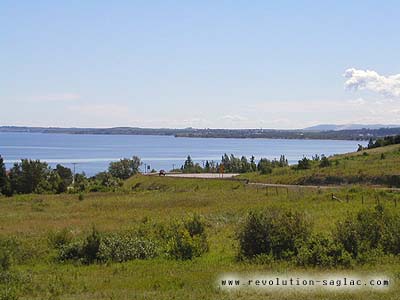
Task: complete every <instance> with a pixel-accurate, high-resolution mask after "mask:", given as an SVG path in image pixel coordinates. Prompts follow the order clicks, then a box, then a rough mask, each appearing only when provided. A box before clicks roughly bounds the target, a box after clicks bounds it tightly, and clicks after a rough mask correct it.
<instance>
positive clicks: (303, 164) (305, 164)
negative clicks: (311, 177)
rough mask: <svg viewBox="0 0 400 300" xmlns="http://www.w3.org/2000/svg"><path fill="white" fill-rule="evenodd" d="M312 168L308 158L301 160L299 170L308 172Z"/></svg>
mask: <svg viewBox="0 0 400 300" xmlns="http://www.w3.org/2000/svg"><path fill="white" fill-rule="evenodd" d="M310 168H311V162H310V160H309V159H308V158H307V157H303V158H302V159H301V160H299V162H298V165H297V169H299V170H306V169H310Z"/></svg>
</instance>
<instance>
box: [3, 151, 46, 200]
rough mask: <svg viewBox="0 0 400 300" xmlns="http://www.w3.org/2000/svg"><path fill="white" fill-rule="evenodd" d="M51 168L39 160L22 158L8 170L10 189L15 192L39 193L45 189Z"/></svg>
mask: <svg viewBox="0 0 400 300" xmlns="http://www.w3.org/2000/svg"><path fill="white" fill-rule="evenodd" d="M50 174H51V169H50V168H49V166H48V165H47V163H45V162H41V161H40V160H30V159H22V160H21V162H20V163H15V164H14V166H13V167H12V168H11V170H10V182H11V190H12V191H13V192H16V193H22V194H29V193H41V192H43V191H44V190H46V186H47V184H48V182H47V181H48V179H49V176H50Z"/></svg>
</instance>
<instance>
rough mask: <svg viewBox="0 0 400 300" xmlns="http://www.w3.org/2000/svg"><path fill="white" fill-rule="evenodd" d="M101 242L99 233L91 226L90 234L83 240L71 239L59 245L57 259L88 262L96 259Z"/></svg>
mask: <svg viewBox="0 0 400 300" xmlns="http://www.w3.org/2000/svg"><path fill="white" fill-rule="evenodd" d="M100 243H101V236H100V233H99V232H98V231H97V230H96V229H95V228H94V227H93V228H92V231H91V232H90V234H89V235H88V236H87V237H86V238H85V239H84V240H83V241H80V240H78V241H73V242H70V243H68V244H62V245H60V247H59V256H58V258H59V260H60V261H67V260H79V261H81V262H82V263H85V264H90V263H93V262H95V261H96V260H97V259H98V254H99V248H100Z"/></svg>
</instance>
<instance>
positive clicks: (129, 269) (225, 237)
mask: <svg viewBox="0 0 400 300" xmlns="http://www.w3.org/2000/svg"><path fill="white" fill-rule="evenodd" d="M331 193H334V195H335V196H336V197H338V198H340V199H343V202H338V201H335V200H332V194H331ZM362 198H363V199H364V202H363V203H362ZM346 199H348V200H346ZM377 199H379V202H380V203H383V204H384V205H385V206H386V207H387V208H388V209H391V210H400V203H399V205H398V206H395V200H400V195H399V194H397V193H396V192H390V191H382V190H381V191H374V190H373V189H371V188H365V187H357V186H355V187H349V188H345V189H339V190H333V191H323V190H317V189H304V188H303V189H298V188H293V189H286V188H276V189H275V188H269V189H265V188H257V187H250V186H246V185H244V184H243V183H242V182H238V181H229V180H215V179H186V178H182V179H178V178H160V177H149V176H137V177H134V178H131V179H129V180H128V181H127V182H126V183H125V185H124V190H123V191H121V192H118V193H91V194H86V195H85V196H84V199H83V200H79V199H78V195H74V194H63V195H20V196H14V197H12V198H0V211H1V215H0V235H1V236H2V238H10V237H14V238H15V239H16V240H17V241H18V244H19V246H18V247H19V254H18V257H17V258H15V259H14V260H13V264H12V266H11V269H12V270H13V272H15V273H16V274H18V280H17V279H16V280H17V281H18V284H16V286H17V288H16V295H17V296H18V297H19V299H377V298H378V297H379V299H398V293H399V291H400V288H399V287H397V286H393V287H392V288H391V289H390V290H389V291H387V292H374V291H372V292H371V290H365V291H359V292H346V293H334V292H316V293H314V294H307V293H300V294H299V293H289V292H288V293H283V292H280V293H276V292H265V291H263V292H257V291H255V290H246V289H242V290H239V291H237V292H227V291H223V290H221V289H219V288H218V285H217V279H218V278H219V276H221V275H222V274H225V273H239V274H253V273H281V274H298V273H304V272H307V273H310V274H318V273H321V272H322V273H324V274H329V273H335V272H341V273H346V274H347V273H349V274H354V273H356V274H370V273H373V274H385V275H387V276H390V277H391V278H392V279H398V278H399V277H400V259H399V258H398V257H380V258H378V259H377V260H376V261H375V262H371V263H367V264H363V265H355V266H353V267H352V268H349V269H341V268H339V269H322V268H301V267H298V266H296V265H295V264H293V263H291V262H285V261H269V262H264V263H261V262H258V263H256V262H249V261H238V260H237V259H236V255H237V251H238V243H237V241H236V239H235V232H236V231H237V228H238V226H239V224H240V223H241V221H242V220H243V218H244V216H245V215H246V213H247V212H248V211H249V210H252V209H261V208H268V207H287V208H291V209H295V210H299V211H301V212H304V213H305V214H306V215H307V216H308V217H309V218H310V219H311V220H312V221H313V223H314V226H315V230H316V231H318V232H328V231H329V230H331V229H332V228H333V226H334V224H335V222H336V221H337V220H340V219H342V218H343V217H344V216H345V215H346V214H347V213H352V212H356V211H358V210H360V209H361V208H362V207H364V208H365V207H371V208H372V207H374V206H375V204H376V202H377V201H378V200H377ZM193 213H196V214H199V215H200V216H201V217H202V218H203V219H204V220H205V224H206V233H207V235H208V240H209V246H210V250H209V252H208V253H206V254H204V255H203V256H201V257H198V258H194V259H192V260H187V261H181V260H174V259H170V258H166V257H163V256H160V257H157V258H153V259H148V260H133V261H128V262H123V263H105V264H101V263H96V264H92V265H83V264H77V263H71V262H65V263H60V262H58V261H56V260H55V250H54V249H52V248H51V247H50V246H49V243H48V238H49V235H50V232H51V231H52V232H56V231H58V230H61V229H63V228H68V229H69V230H70V231H71V232H72V234H73V235H75V236H80V235H83V234H85V233H87V232H89V231H90V229H91V227H92V226H95V227H96V228H97V229H98V230H99V231H101V232H120V231H125V230H134V229H135V228H139V227H141V226H148V225H146V224H168V223H170V222H171V221H172V220H174V219H180V218H183V217H186V216H188V215H191V214H193ZM143 224H145V225H143ZM3 296H4V295H3ZM3 299H11V298H6V297H5V296H4V297H3Z"/></svg>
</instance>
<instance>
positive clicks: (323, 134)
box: [0, 126, 400, 141]
mask: <svg viewBox="0 0 400 300" xmlns="http://www.w3.org/2000/svg"><path fill="white" fill-rule="evenodd" d="M0 132H3V133H7V132H8V133H13V132H15V133H18V132H19V133H24V132H25V133H46V134H54V133H56V134H57V133H58V134H94V135H155V136H174V137H177V138H179V137H186V138H240V139H302V140H307V139H310V140H359V141H365V140H368V139H370V138H372V139H376V138H379V137H383V136H387V135H396V134H400V127H395V128H379V129H367V128H363V129H346V130H321V131H318V130H306V129H288V130H282V129H197V128H185V129H172V128H138V127H112V128H61V127H29V126H0Z"/></svg>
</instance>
